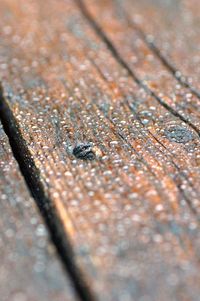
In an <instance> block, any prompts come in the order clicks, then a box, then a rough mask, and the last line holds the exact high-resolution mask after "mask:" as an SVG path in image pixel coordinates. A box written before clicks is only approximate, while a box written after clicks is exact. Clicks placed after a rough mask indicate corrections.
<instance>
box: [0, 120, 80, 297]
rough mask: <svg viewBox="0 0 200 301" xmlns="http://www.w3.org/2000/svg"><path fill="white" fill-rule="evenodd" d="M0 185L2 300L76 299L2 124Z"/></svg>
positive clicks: (0, 283)
mask: <svg viewBox="0 0 200 301" xmlns="http://www.w3.org/2000/svg"><path fill="white" fill-rule="evenodd" d="M0 189H1V195H0V208H1V215H0V230H1V231H0V233H1V234H0V259H1V265H0V295H1V300H2V301H18V300H19V301H22V300H23V301H26V300H27V301H38V300H41V301H47V300H56V301H64V300H66V301H71V300H75V297H74V296H73V293H72V291H73V290H72V288H71V287H70V285H69V282H67V277H66V275H64V273H63V271H62V267H61V266H60V263H59V262H58V259H57V256H56V254H55V250H54V247H53V246H52V244H50V242H49V240H48V235H47V230H46V228H45V226H44V224H43V222H42V220H41V218H40V216H39V213H38V211H37V208H36V206H35V203H34V200H33V199H32V198H31V197H30V195H29V192H28V190H27V187H26V185H25V183H24V180H23V179H22V176H21V174H20V171H19V168H18V165H17V163H16V161H15V159H14V158H13V155H12V152H11V149H10V147H9V143H8V139H7V137H6V135H5V133H4V132H3V129H2V126H1V124H0Z"/></svg>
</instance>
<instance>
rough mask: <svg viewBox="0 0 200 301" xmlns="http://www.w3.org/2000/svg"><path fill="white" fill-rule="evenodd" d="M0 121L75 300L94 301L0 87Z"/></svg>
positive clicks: (94, 298)
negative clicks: (76, 297) (70, 283)
mask: <svg viewBox="0 0 200 301" xmlns="http://www.w3.org/2000/svg"><path fill="white" fill-rule="evenodd" d="M0 120H1V122H2V125H3V128H4V131H5V133H6V135H7V136H8V139H9V143H10V146H11V149H12V152H13V155H14V157H15V159H16V160H17V162H18V164H19V168H20V170H21V173H22V175H23V177H24V179H25V182H26V184H27V186H28V188H29V190H30V192H31V195H32V196H33V198H34V200H35V202H36V204H37V206H38V208H39V210H40V212H41V215H42V217H43V219H44V221H45V224H46V226H47V228H48V230H49V233H50V237H51V240H52V242H53V243H54V245H55V247H56V249H57V252H58V255H59V257H60V259H61V261H62V263H63V266H64V268H65V270H66V272H67V274H69V275H70V278H71V280H72V284H73V285H74V288H75V290H76V293H77V295H78V297H79V298H80V300H83V301H96V297H95V296H94V294H93V292H92V289H91V288H90V287H89V286H88V284H87V283H86V281H85V279H84V275H83V274H82V272H81V271H80V270H79V269H78V267H77V265H76V258H75V255H74V252H73V247H72V245H71V243H70V241H69V239H68V237H67V233H66V232H65V230H64V228H63V225H62V222H61V220H60V219H59V217H58V214H57V211H56V208H55V207H54V206H53V204H52V202H51V199H50V198H49V197H48V196H47V195H46V194H45V191H44V187H43V185H42V183H41V181H40V171H39V170H38V168H37V167H36V165H35V162H34V160H33V158H32V156H31V153H30V151H29V149H28V146H27V144H26V141H25V139H24V138H23V137H22V135H21V133H20V130H19V126H18V124H17V121H16V119H15V117H14V116H13V113H12V111H11V109H10V107H9V105H8V104H7V101H6V99H5V98H4V95H3V89H2V87H1V86H0Z"/></svg>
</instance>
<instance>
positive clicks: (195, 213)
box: [92, 61, 200, 222]
mask: <svg viewBox="0 0 200 301" xmlns="http://www.w3.org/2000/svg"><path fill="white" fill-rule="evenodd" d="M92 63H93V65H94V67H95V68H96V70H97V71H98V73H99V74H100V76H101V77H102V79H103V80H104V81H105V82H106V78H105V77H104V76H103V74H102V72H101V70H99V68H98V66H96V64H95V63H94V62H93V61H92ZM121 93H122V95H123V96H124V99H125V102H126V105H127V106H128V108H129V110H130V111H131V112H133V113H134V114H135V117H136V118H137V119H139V117H138V116H137V113H136V112H135V111H134V109H132V108H131V106H130V104H129V102H128V100H127V99H126V95H124V94H123V92H122V91H121ZM133 99H134V96H133ZM97 107H98V109H99V110H100V111H101V112H102V113H103V114H104V116H105V118H106V119H107V120H108V121H109V122H110V123H111V124H112V125H115V123H113V121H112V120H111V119H110V118H109V117H108V116H107V115H106V114H105V112H104V111H103V110H102V108H100V107H99V106H98V105H97ZM139 122H140V124H141V126H142V127H143V128H145V127H144V125H143V123H142V122H141V120H140V119H139ZM147 131H148V133H149V135H150V136H152V137H153V139H155V141H156V142H157V143H159V144H160V145H161V146H162V147H163V148H164V149H165V150H166V151H167V152H169V151H168V149H167V148H166V147H165V146H164V144H163V143H162V142H161V141H159V140H158V139H157V138H156V137H155V135H153V134H152V133H151V132H150V131H149V130H147ZM114 133H115V135H116V136H118V137H119V138H120V139H122V141H123V142H124V143H126V144H127V145H128V146H129V147H130V148H131V149H132V150H133V151H134V152H136V150H135V149H134V148H133V146H132V145H131V144H130V143H128V141H127V140H126V138H125V137H124V135H123V134H121V133H120V132H118V131H117V130H115V132H114ZM169 155H172V154H171V153H170V154H169ZM170 161H171V162H172V164H173V165H174V167H175V168H176V169H177V170H178V172H179V174H180V175H181V177H182V178H183V179H184V180H186V181H188V183H189V185H190V187H191V188H192V189H193V190H194V191H195V188H194V187H193V185H192V183H190V181H189V179H188V178H187V177H186V176H185V175H184V174H183V173H182V172H181V169H180V168H179V166H178V165H177V164H176V163H175V162H174V161H173V159H172V158H170ZM141 163H142V164H144V165H145V167H146V168H147V169H148V171H149V172H150V174H152V175H153V176H155V174H154V173H153V171H152V170H151V168H150V167H149V165H148V163H147V162H146V161H145V160H143V159H142V158H141ZM177 188H178V189H179V191H180V193H181V195H183V197H184V198H185V200H186V202H187V204H188V207H189V209H190V210H191V212H192V213H193V215H194V216H195V218H196V220H197V221H198V222H200V218H199V216H198V212H197V210H196V209H195V208H194V206H193V205H192V203H191V201H190V199H189V198H188V197H187V196H186V194H185V193H184V190H183V189H182V188H181V185H179V184H178V183H177ZM195 192H196V191H195ZM196 193H197V195H198V192H196Z"/></svg>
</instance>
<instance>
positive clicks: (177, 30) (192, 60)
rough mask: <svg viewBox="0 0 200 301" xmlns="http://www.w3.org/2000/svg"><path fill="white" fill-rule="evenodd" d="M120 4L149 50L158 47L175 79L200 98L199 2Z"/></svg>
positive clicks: (157, 1) (123, 2)
mask: <svg viewBox="0 0 200 301" xmlns="http://www.w3.org/2000/svg"><path fill="white" fill-rule="evenodd" d="M115 4H117V1H116V3H115ZM118 4H120V2H119V1H118ZM121 4H122V6H123V7H124V10H125V11H126V13H127V12H128V13H127V15H129V17H131V18H130V19H131V21H132V25H133V23H136V24H137V25H138V26H139V27H140V29H141V30H143V32H144V33H145V35H146V38H147V42H149V46H150V47H151V46H156V48H157V49H158V50H159V52H160V54H161V56H162V59H164V63H167V64H169V65H170V68H171V70H172V72H173V73H174V76H175V77H177V78H178V79H180V81H183V82H184V81H186V82H187V83H188V84H189V85H190V86H191V87H192V90H194V92H195V94H196V95H198V97H199V98H200V85H199V60H200V57H199V47H200V39H199V34H200V32H199V24H200V19H199V15H200V4H199V1H197V0H192V1H189V0H183V1H182V0H181V1H180V0H177V1H168V2H165V1H159V0H155V1H154V0H153V1H146V0H144V1H143V0H142V1H137V2H136V1H135V2H133V1H129V0H128V1H122V2H121ZM122 6H121V8H122ZM118 7H119V6H118ZM146 19H148V20H150V22H146ZM158 28H159V30H158Z"/></svg>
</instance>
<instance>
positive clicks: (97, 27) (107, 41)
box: [75, 0, 200, 136]
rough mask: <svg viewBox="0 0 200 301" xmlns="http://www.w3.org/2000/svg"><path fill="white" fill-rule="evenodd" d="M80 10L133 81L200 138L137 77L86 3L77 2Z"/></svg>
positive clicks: (180, 115) (181, 117)
mask: <svg viewBox="0 0 200 301" xmlns="http://www.w3.org/2000/svg"><path fill="white" fill-rule="evenodd" d="M75 2H76V3H77V5H78V7H79V8H80V10H81V12H82V14H83V15H84V16H85V18H86V19H87V21H88V22H89V23H90V25H91V26H92V28H93V30H94V31H95V32H96V34H97V35H98V36H99V37H100V38H101V40H102V41H103V42H104V43H105V44H106V45H107V47H108V49H109V50H110V51H111V53H112V54H113V56H114V57H115V59H116V60H117V61H118V63H119V64H120V65H121V66H122V67H123V68H124V69H126V71H127V72H128V74H129V75H130V76H131V77H132V79H133V80H134V81H135V82H136V83H137V84H138V85H139V86H140V87H142V88H143V89H144V90H145V91H146V92H147V93H148V94H149V95H151V96H153V97H154V99H155V100H156V101H157V102H158V103H159V104H160V105H162V106H163V107H164V108H165V109H167V110H168V111H169V112H170V113H171V114H173V115H174V116H175V117H178V118H179V119H180V120H181V121H183V122H184V123H185V124H187V125H188V126H190V127H191V128H192V129H193V130H194V131H195V132H196V133H197V134H198V136H200V131H199V129H198V128H197V127H196V125H194V124H193V123H192V122H191V121H189V120H188V119H187V118H186V117H184V116H183V115H182V114H180V113H179V112H177V111H176V110H175V109H173V108H172V107H171V106H169V105H168V104H167V103H166V102H165V101H164V100H163V99H162V98H161V97H159V96H158V95H157V94H156V93H155V92H154V91H153V90H152V89H150V88H149V87H148V86H147V85H146V84H145V83H144V82H143V81H142V80H140V79H139V78H138V77H137V75H136V74H135V73H134V71H133V70H132V69H131V68H130V67H129V66H128V64H127V63H126V62H125V60H124V59H123V57H122V56H121V55H120V54H119V52H118V50H117V49H116V48H115V46H114V45H113V43H112V42H111V40H110V39H109V37H108V36H107V34H106V33H105V32H104V31H103V29H102V28H101V27H100V25H99V24H98V23H97V22H96V21H95V20H94V18H93V17H92V16H91V14H90V13H89V11H88V10H87V7H86V6H85V5H84V2H83V1H82V0H76V1H75Z"/></svg>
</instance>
